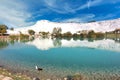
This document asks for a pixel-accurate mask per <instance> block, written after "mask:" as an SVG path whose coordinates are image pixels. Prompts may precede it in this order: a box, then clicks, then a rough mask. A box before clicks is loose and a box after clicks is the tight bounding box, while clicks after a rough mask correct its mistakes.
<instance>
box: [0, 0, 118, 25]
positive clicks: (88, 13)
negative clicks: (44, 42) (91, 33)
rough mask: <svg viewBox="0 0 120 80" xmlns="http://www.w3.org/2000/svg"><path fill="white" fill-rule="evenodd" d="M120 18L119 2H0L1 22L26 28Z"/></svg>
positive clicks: (107, 0)
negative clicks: (50, 22) (44, 22)
mask: <svg viewBox="0 0 120 80" xmlns="http://www.w3.org/2000/svg"><path fill="white" fill-rule="evenodd" d="M117 18H120V0H0V23H1V24H6V25H8V26H10V27H25V26H30V25H33V24H35V23H36V22H37V21H39V20H49V21H54V22H71V21H72V22H88V21H91V20H96V21H101V20H110V19H117Z"/></svg>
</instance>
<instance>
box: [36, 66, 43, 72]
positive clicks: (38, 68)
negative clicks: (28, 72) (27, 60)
mask: <svg viewBox="0 0 120 80" xmlns="http://www.w3.org/2000/svg"><path fill="white" fill-rule="evenodd" d="M35 69H36V70H38V71H42V70H43V69H42V68H40V67H38V66H35Z"/></svg>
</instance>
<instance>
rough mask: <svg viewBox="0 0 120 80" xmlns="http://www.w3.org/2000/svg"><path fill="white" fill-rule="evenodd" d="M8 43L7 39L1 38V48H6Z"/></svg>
mask: <svg viewBox="0 0 120 80" xmlns="http://www.w3.org/2000/svg"><path fill="white" fill-rule="evenodd" d="M8 45H9V44H8V42H7V41H6V40H0V49H3V48H6V47H7V46H8Z"/></svg>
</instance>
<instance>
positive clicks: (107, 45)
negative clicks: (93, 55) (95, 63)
mask: <svg viewBox="0 0 120 80" xmlns="http://www.w3.org/2000/svg"><path fill="white" fill-rule="evenodd" d="M26 44H28V45H33V46H35V47H36V48H38V49H40V50H49V49H51V48H56V47H86V48H94V49H103V50H109V51H117V52H120V43H116V42H115V41H114V40H110V39H104V40H94V41H93V42H89V41H88V40H83V41H80V40H77V41H74V40H73V39H71V40H69V41H68V40H65V39H62V40H59V41H56V40H52V39H40V38H37V39H35V40H34V41H32V42H27V43H26ZM55 44H56V45H55Z"/></svg>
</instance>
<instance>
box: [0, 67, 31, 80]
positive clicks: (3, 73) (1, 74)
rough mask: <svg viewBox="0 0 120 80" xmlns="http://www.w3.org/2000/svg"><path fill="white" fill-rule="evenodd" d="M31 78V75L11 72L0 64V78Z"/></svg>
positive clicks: (14, 79) (5, 79) (27, 79)
mask: <svg viewBox="0 0 120 80" xmlns="http://www.w3.org/2000/svg"><path fill="white" fill-rule="evenodd" d="M1 79H2V80H32V79H31V77H29V76H27V75H25V74H21V73H17V72H13V71H11V70H8V69H7V68H5V67H4V66H2V65H0V80H1Z"/></svg>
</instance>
